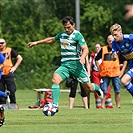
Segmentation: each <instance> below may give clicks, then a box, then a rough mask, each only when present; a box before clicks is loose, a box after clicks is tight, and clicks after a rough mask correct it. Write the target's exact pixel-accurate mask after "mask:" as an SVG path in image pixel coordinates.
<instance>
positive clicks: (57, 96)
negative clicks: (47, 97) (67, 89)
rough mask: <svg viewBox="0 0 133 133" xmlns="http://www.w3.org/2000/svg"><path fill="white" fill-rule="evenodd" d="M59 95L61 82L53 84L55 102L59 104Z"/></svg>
mask: <svg viewBox="0 0 133 133" xmlns="http://www.w3.org/2000/svg"><path fill="white" fill-rule="evenodd" d="M59 97H60V86H59V84H52V98H53V104H56V105H57V106H58V101H59Z"/></svg>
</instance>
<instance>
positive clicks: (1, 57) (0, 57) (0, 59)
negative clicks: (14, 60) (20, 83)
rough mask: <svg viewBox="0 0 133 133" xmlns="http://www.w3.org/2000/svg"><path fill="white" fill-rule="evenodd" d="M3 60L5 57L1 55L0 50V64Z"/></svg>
mask: <svg viewBox="0 0 133 133" xmlns="http://www.w3.org/2000/svg"><path fill="white" fill-rule="evenodd" d="M4 61H5V58H4V56H3V54H2V53H1V52H0V64H3V63H4Z"/></svg>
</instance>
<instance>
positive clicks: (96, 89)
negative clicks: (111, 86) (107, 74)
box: [92, 83, 100, 91]
mask: <svg viewBox="0 0 133 133" xmlns="http://www.w3.org/2000/svg"><path fill="white" fill-rule="evenodd" d="M92 86H93V89H94V91H99V90H100V87H99V86H98V85H97V84H94V83H92Z"/></svg>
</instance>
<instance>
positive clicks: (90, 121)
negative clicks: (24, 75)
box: [0, 89, 133, 133]
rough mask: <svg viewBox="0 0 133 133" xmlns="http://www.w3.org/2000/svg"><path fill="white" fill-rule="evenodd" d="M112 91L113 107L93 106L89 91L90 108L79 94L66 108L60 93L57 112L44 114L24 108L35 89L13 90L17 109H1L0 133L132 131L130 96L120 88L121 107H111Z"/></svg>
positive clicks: (113, 132)
mask: <svg viewBox="0 0 133 133" xmlns="http://www.w3.org/2000/svg"><path fill="white" fill-rule="evenodd" d="M111 93H112V100H113V105H114V108H113V109H106V108H105V109H96V108H95V100H94V96H93V93H91V101H90V105H91V106H90V109H88V110H85V109H84V108H83V104H82V99H81V97H80V95H79V94H77V96H76V98H75V103H74V105H75V106H74V108H73V109H72V110H70V109H69V108H68V95H69V94H68V93H61V96H60V102H59V107H60V108H59V112H58V113H57V114H56V115H54V116H52V117H50V116H49V117H48V116H44V115H43V113H42V110H41V109H37V110H33V109H30V110H28V106H29V105H34V103H35V101H36V92H35V91H33V90H17V92H16V96H17V103H18V105H19V110H6V111H5V116H6V120H5V124H4V125H3V126H2V127H0V133H132V132H133V113H132V108H133V105H132V97H131V96H130V94H129V93H128V92H127V91H126V90H125V89H122V90H121V108H120V109H116V108H115V100H114V93H113V91H112V92H111Z"/></svg>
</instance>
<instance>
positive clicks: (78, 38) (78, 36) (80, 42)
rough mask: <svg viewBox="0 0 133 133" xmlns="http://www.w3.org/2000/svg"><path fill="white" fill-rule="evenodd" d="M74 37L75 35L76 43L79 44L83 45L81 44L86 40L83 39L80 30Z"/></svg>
mask: <svg viewBox="0 0 133 133" xmlns="http://www.w3.org/2000/svg"><path fill="white" fill-rule="evenodd" d="M76 37H77V41H78V44H79V45H80V46H83V45H85V44H86V41H85V39H84V37H83V35H82V34H81V33H80V32H79V33H78V34H77V36H76Z"/></svg>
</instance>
